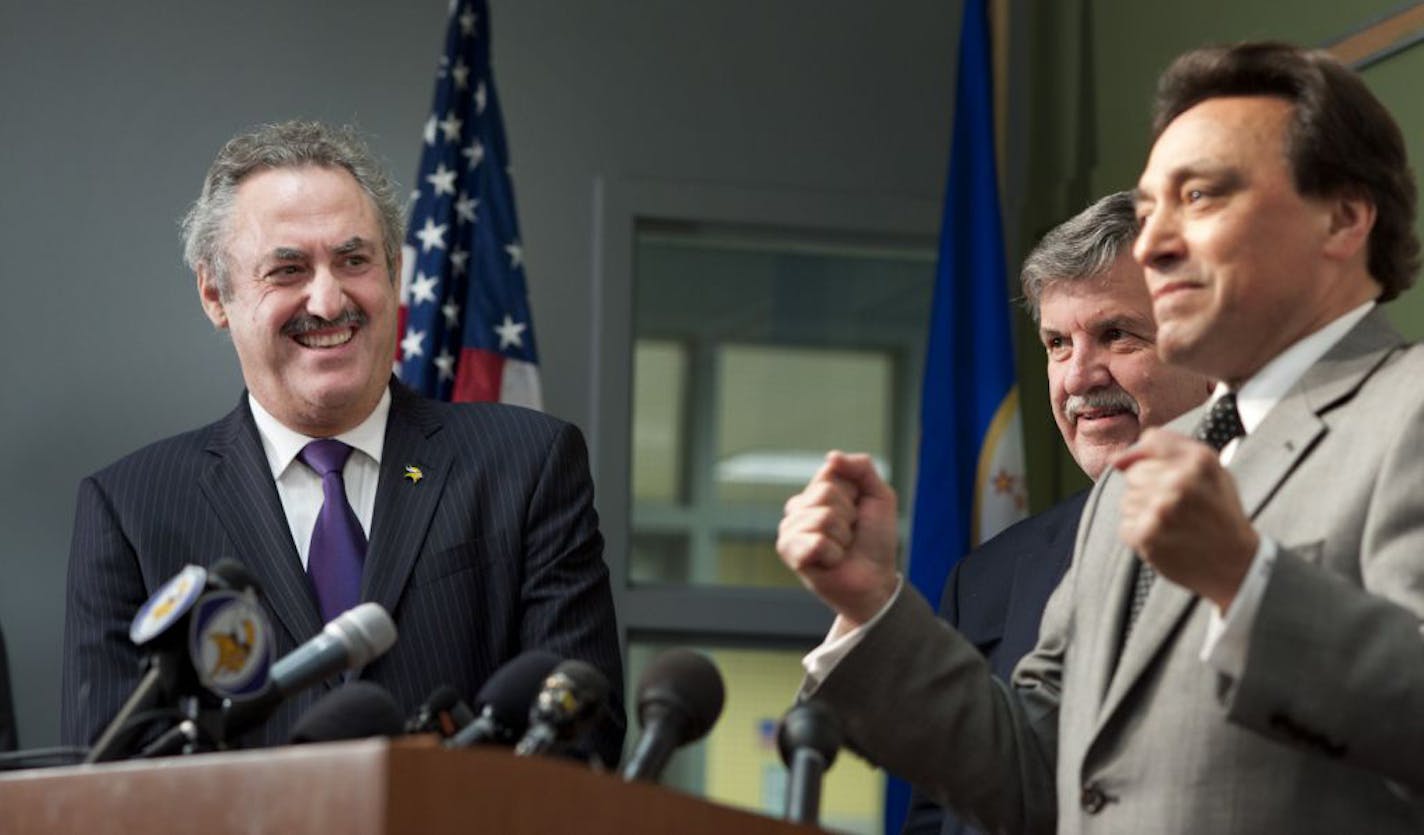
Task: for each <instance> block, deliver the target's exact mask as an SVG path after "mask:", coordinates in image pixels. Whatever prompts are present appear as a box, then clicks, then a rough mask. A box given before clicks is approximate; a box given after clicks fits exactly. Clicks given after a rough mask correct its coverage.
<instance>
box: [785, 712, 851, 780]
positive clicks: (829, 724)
mask: <svg viewBox="0 0 1424 835" xmlns="http://www.w3.org/2000/svg"><path fill="white" fill-rule="evenodd" d="M776 747H777V748H778V749H780V751H781V761H782V762H783V763H785V764H786V765H787V766H788V767H789V766H790V765H791V758H792V755H793V754H794V753H795V752H796V751H797V750H798V749H801V748H809V749H811V750H812V751H815V752H816V753H818V754H820V755H821V758H822V759H824V760H825V762H826V765H827V766H829V765H830V764H831V763H832V762H835V759H836V752H837V751H839V750H840V747H841V725H840V722H839V721H837V720H836V715H835V714H834V713H832V712H831V709H830V708H828V707H826V706H825V705H823V704H821V703H820V702H818V701H814V700H812V701H805V702H801V703H799V704H796V705H794V706H793V707H792V708H791V709H790V710H788V711H786V715H785V716H783V717H781V726H780V727H779V728H777V729H776Z"/></svg>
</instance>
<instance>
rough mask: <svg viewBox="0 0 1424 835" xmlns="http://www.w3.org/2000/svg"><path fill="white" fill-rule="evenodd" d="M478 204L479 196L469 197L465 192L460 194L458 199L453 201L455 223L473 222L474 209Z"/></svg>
mask: <svg viewBox="0 0 1424 835" xmlns="http://www.w3.org/2000/svg"><path fill="white" fill-rule="evenodd" d="M479 205H480V201H479V198H475V197H470V196H468V195H465V194H461V195H460V199H458V200H456V201H455V214H456V215H457V220H456V221H455V222H456V223H474V222H475V209H476V208H477V207H478V206H479Z"/></svg>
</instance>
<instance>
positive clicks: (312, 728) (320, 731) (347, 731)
mask: <svg viewBox="0 0 1424 835" xmlns="http://www.w3.org/2000/svg"><path fill="white" fill-rule="evenodd" d="M404 728H405V720H404V719H403V718H402V717H401V710H400V706H399V705H397V704H396V700H395V699H394V698H392V697H391V694H390V693H389V692H387V690H386V688H384V687H382V686H381V685H379V684H376V683H375V682H371V681H352V682H348V683H346V684H344V685H342V686H341V687H338V688H336V689H335V690H333V691H331V692H330V693H327V694H326V695H325V696H322V697H321V698H320V699H318V700H317V702H316V704H314V705H312V706H311V707H310V708H308V709H307V711H306V712H305V713H303V714H302V716H301V718H300V719H298V720H297V722H296V724H295V725H293V726H292V735H291V739H290V741H291V742H292V744H294V745H300V744H302V743H306V742H335V741H337V740H340V739H364V738H366V737H368V736H399V735H400V733H401V731H402V730H404Z"/></svg>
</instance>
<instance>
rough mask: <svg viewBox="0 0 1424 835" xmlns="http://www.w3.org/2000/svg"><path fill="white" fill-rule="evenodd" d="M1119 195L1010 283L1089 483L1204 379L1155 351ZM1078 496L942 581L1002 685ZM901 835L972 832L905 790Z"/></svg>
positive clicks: (1063, 232)
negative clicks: (907, 800) (1034, 327)
mask: <svg viewBox="0 0 1424 835" xmlns="http://www.w3.org/2000/svg"><path fill="white" fill-rule="evenodd" d="M1136 237H1137V217H1136V207H1135V206H1134V205H1133V200H1132V195H1131V194H1130V193H1129V192H1125V191H1124V192H1118V193H1116V194H1110V195H1108V196H1107V197H1104V198H1102V199H1101V200H1099V201H1098V202H1096V203H1094V204H1093V205H1091V206H1089V207H1088V208H1087V209H1085V210H1083V211H1082V212H1080V213H1079V214H1077V215H1076V216H1074V217H1073V218H1071V219H1070V220H1068V221H1066V222H1064V223H1063V224H1062V225H1060V226H1058V227H1056V228H1054V229H1053V230H1051V231H1050V232H1049V233H1048V234H1047V235H1045V236H1044V237H1043V240H1042V241H1040V242H1039V244H1038V246H1036V247H1034V249H1033V251H1032V252H1030V253H1029V255H1028V257H1027V258H1026V259H1024V265H1023V270H1022V273H1021V282H1022V287H1023V294H1024V300H1025V303H1026V304H1027V307H1028V311H1029V315H1031V316H1032V317H1033V320H1034V322H1036V323H1037V324H1038V326H1039V337H1040V341H1041V342H1042V344H1043V348H1044V351H1045V353H1046V355H1047V359H1048V393H1049V400H1050V405H1051V407H1052V409H1053V418H1054V420H1055V421H1056V422H1057V424H1058V430H1059V432H1060V433H1061V434H1062V435H1063V441H1064V443H1066V444H1067V445H1068V451H1069V453H1071V454H1072V456H1073V460H1074V461H1076V462H1078V466H1079V467H1081V468H1082V469H1083V472H1084V473H1087V475H1088V477H1089V478H1091V479H1093V480H1094V481H1096V480H1097V478H1098V476H1100V475H1102V473H1103V471H1104V470H1105V469H1106V468H1107V465H1108V462H1109V461H1111V460H1112V459H1113V458H1114V457H1115V456H1116V455H1117V454H1118V453H1119V452H1121V451H1123V450H1125V449H1127V447H1128V446H1129V445H1130V444H1132V442H1133V441H1135V440H1137V435H1138V433H1139V432H1140V431H1141V430H1142V428H1143V427H1147V426H1160V425H1162V424H1164V423H1166V422H1167V421H1170V420H1172V419H1173V418H1175V417H1177V416H1178V415H1180V414H1182V413H1183V412H1186V411H1187V410H1188V409H1191V408H1192V407H1194V406H1197V405H1199V404H1201V402H1202V401H1204V400H1205V399H1206V398H1207V395H1208V394H1210V393H1211V383H1210V381H1208V380H1207V379H1206V378H1205V377H1201V376H1199V375H1197V374H1194V373H1192V372H1190V371H1186V370H1183V369H1179V368H1173V367H1171V366H1168V365H1166V364H1164V363H1163V362H1162V360H1161V359H1160V358H1159V357H1158V356H1157V350H1156V333H1157V328H1156V325H1155V324H1154V322H1153V319H1152V299H1151V297H1150V296H1149V295H1148V293H1147V285H1146V283H1145V281H1144V280H1143V278H1142V268H1141V267H1139V266H1138V265H1137V263H1136V262H1134V261H1133V260H1132V243H1133V240H1134V239H1135V238H1136ZM1087 497H1088V494H1087V491H1084V492H1081V493H1078V494H1076V495H1074V496H1071V497H1069V498H1068V499H1066V500H1064V501H1062V502H1059V503H1058V504H1056V505H1054V506H1053V507H1051V508H1049V509H1048V510H1045V511H1044V512H1042V513H1040V514H1037V515H1035V516H1030V517H1029V518H1027V519H1025V520H1023V521H1022V522H1019V523H1018V524H1015V525H1013V526H1011V527H1009V528H1007V529H1006V530H1004V531H1003V532H1002V533H1000V534H999V535H998V536H996V537H994V538H993V539H990V540H989V541H988V542H985V543H984V544H983V545H981V546H979V547H978V548H976V549H974V551H972V552H970V553H969V554H967V555H966V556H965V557H964V559H963V560H961V561H960V562H959V564H958V565H956V566H955V567H954V571H952V572H951V573H950V575H949V579H948V581H947V582H946V583H945V588H944V597H943V599H942V601H941V602H940V616H941V617H943V618H944V619H945V620H947V621H949V623H950V624H952V625H953V626H954V627H955V628H957V629H958V630H959V631H960V633H961V634H963V635H964V637H965V638H967V639H969V641H971V642H972V643H973V644H974V645H975V646H976V647H978V649H979V651H980V652H981V653H983V655H984V657H985V658H986V659H988V661H989V666H990V668H991V669H992V671H993V673H994V675H996V676H998V677H999V678H1000V679H1001V680H1003V681H1008V680H1009V677H1010V676H1011V675H1012V674H1013V671H1014V666H1015V665H1016V664H1018V662H1019V659H1020V658H1022V657H1023V656H1024V655H1026V654H1028V651H1029V650H1031V649H1033V646H1034V644H1035V643H1036V642H1037V641H1038V624H1039V620H1040V619H1041V618H1042V616H1043V607H1044V606H1045V605H1046V604H1047V603H1048V597H1049V595H1050V594H1052V593H1053V590H1054V588H1056V587H1057V586H1058V581H1059V579H1060V578H1061V577H1062V576H1063V572H1064V571H1066V570H1067V569H1068V563H1069V561H1070V559H1071V558H1072V556H1073V540H1074V534H1076V533H1077V531H1078V517H1079V516H1081V515H1082V512H1083V504H1084V502H1085V501H1086V499H1087ZM904 831H905V832H906V833H921V834H923V835H928V833H939V832H943V833H945V835H950V834H951V833H965V832H976V831H977V830H975V829H973V828H972V827H970V826H968V825H967V824H965V823H964V822H962V821H960V820H958V819H957V818H956V817H955V816H954V815H952V814H950V813H948V812H946V811H945V810H944V809H943V808H942V807H940V806H938V805H936V804H934V803H932V802H931V801H929V800H928V799H926V798H924V797H923V796H921V795H920V794H919V793H916V794H915V796H914V797H913V798H912V800H911V808H910V814H909V816H908V817H907V818H906V820H905V829H904Z"/></svg>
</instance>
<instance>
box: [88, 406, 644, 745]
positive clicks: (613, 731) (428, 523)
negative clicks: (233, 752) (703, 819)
mask: <svg viewBox="0 0 1424 835" xmlns="http://www.w3.org/2000/svg"><path fill="white" fill-rule="evenodd" d="M406 465H414V466H418V467H419V468H420V469H421V470H422V472H423V473H424V476H425V477H424V478H423V479H421V480H420V481H418V482H412V481H411V480H409V479H406V478H403V475H404V470H405V467H406ZM602 550H603V539H602V536H601V535H600V534H599V531H598V519H597V515H596V513H595V511H594V509H593V484H592V481H591V479H590V477H589V472H588V463H587V452H586V450H585V447H584V442H583V438H582V436H581V435H580V434H579V432H578V430H577V429H576V428H574V427H573V426H571V425H569V424H566V423H563V422H561V421H558V420H555V419H553V418H550V417H548V416H545V415H543V414H539V413H537V412H532V411H528V410H525V409H519V408H515V407H510V406H501V405H498V404H461V405H452V404H448V403H440V402H437V401H432V400H427V399H424V398H421V397H418V396H416V395H415V394H413V393H412V392H410V391H409V390H408V389H406V388H404V387H403V386H401V385H400V384H399V383H393V384H392V399H391V409H390V417H389V420H388V422H387V426H386V435H385V446H384V451H383V453H382V460H381V468H380V477H379V481H378V485H377V489H376V504H375V513H374V517H373V519H372V522H371V535H370V547H369V550H368V552H367V556H366V562H365V570H364V575H363V577H362V582H361V599H362V600H363V601H367V600H371V601H375V602H377V603H380V604H381V605H382V606H384V607H385V608H386V609H387V611H389V612H390V613H391V615H392V617H394V618H395V621H396V626H397V628H398V629H399V638H398V639H397V641H396V644H395V646H394V647H393V648H392V649H391V651H390V652H389V653H387V654H386V655H385V656H384V657H382V658H380V659H379V660H377V661H376V662H374V663H373V664H371V665H370V666H369V667H367V668H366V669H365V670H364V671H363V672H362V673H361V677H362V678H365V679H369V680H372V681H375V682H377V683H379V684H381V685H382V686H384V687H386V688H387V689H388V690H390V692H391V694H392V695H393V696H394V697H395V699H396V701H397V703H399V704H400V705H401V707H402V708H403V709H405V710H406V711H411V710H412V709H413V708H415V707H416V706H417V705H419V704H420V702H422V701H423V700H424V699H425V698H426V697H427V696H428V695H430V693H431V691H432V690H434V689H435V688H436V687H437V686H439V685H441V684H449V685H451V686H453V687H454V688H455V689H456V690H458V691H459V692H460V693H461V694H462V695H463V696H464V697H465V698H466V699H467V700H471V699H472V697H473V696H474V694H475V692H476V691H477V690H478V689H479V687H480V685H481V684H482V683H483V682H484V680H485V679H486V678H487V677H488V676H489V674H490V673H492V672H493V671H494V670H496V669H497V668H498V667H499V666H500V665H501V664H503V663H504V662H505V661H507V660H508V659H510V658H512V657H514V656H515V655H517V654H518V653H520V652H522V651H524V650H526V649H532V648H536V647H539V648H546V649H549V650H552V651H553V652H556V653H558V654H559V655H561V656H563V657H566V658H580V659H583V660H586V661H588V662H590V663H592V664H594V665H595V666H597V667H598V668H600V669H601V670H603V672H604V673H606V674H607V676H608V679H609V681H610V682H611V683H612V684H613V686H614V689H615V692H614V696H613V699H612V704H613V708H614V709H613V711H612V713H613V714H614V716H615V717H616V720H611V721H607V722H605V725H604V726H603V727H602V728H601V730H600V735H599V738H598V740H597V745H598V749H599V751H600V754H601V755H602V756H603V757H604V759H605V760H606V761H608V762H616V761H617V758H618V753H619V751H620V747H621V745H622V739H623V733H624V727H625V725H624V717H623V709H622V701H621V689H622V687H621V684H622V662H621V660H620V656H619V649H618V633H617V629H616V626H615V622H614V614H613V602H612V597H611V594H610V590H609V584H608V571H607V568H606V567H605V566H604V563H603V559H602ZM223 557H232V558H234V559H237V560H239V561H240V562H242V563H243V564H244V565H246V566H247V567H248V568H249V569H250V570H251V571H252V573H253V574H254V575H255V576H256V577H257V579H258V581H259V582H260V584H261V587H262V598H263V603H264V606H265V608H266V610H267V614H268V617H269V618H270V619H271V622H272V627H273V631H274V633H275V650H276V653H277V656H278V657H280V656H281V655H282V654H284V653H286V652H288V651H290V650H292V649H293V648H294V647H296V646H297V645H298V644H300V643H301V642H303V641H305V640H307V639H308V638H310V637H312V636H313V635H315V634H316V633H317V632H319V631H320V630H321V627H322V621H321V616H320V614H319V609H318V607H317V603H316V597H315V593H314V592H313V590H312V587H311V584H310V582H309V581H308V579H307V576H306V573H305V572H304V571H303V570H302V566H301V562H300V560H299V558H298V556H297V552H296V548H295V546H294V545H293V543H292V536H291V532H290V528H289V527H288V525H287V520H286V516H285V514H284V513H283V510H282V505H281V501H280V500H279V498H278V496H277V490H276V486H275V484H274V483H273V479H272V473H271V470H270V469H269V467H268V464H267V459H266V458H265V456H264V454H263V451H262V443H261V440H260V438H259V436H258V433H257V428H256V425H255V424H254V423H253V421H252V414H251V412H250V410H249V409H248V406H247V398H246V397H244V398H242V401H241V403H240V404H239V406H238V408H237V409H235V410H234V411H233V412H232V413H231V414H229V415H228V416H227V417H225V418H223V419H222V420H220V421H218V422H217V423H214V424H212V425H210V426H207V427H204V428H202V429H199V430H196V431H194V432H189V433H187V434H183V435H179V436H177V437H174V438H169V439H168V440H165V441H160V442H159V443H157V444H154V445H152V446H150V447H147V448H145V449H142V450H140V451H138V452H136V453H134V454H132V455H130V456H128V457H126V458H124V459H122V460H120V461H119V462H118V463H116V464H114V465H112V466H110V467H108V468H106V469H104V470H103V471H101V472H99V473H97V474H95V475H93V476H91V477H89V478H87V479H85V480H84V481H83V482H82V483H81V484H80V487H79V498H78V508H77V512H76V516H75V524H74V539H73V544H72V547H71V551H70V558H69V577H68V584H67V608H66V613H65V634H64V645H65V651H64V686H63V703H62V706H61V715H62V721H61V726H62V734H61V735H62V737H63V739H64V741H65V742H66V743H68V744H76V745H78V744H87V743H88V742H90V741H91V740H92V739H93V738H94V737H95V736H96V735H97V733H98V732H99V731H100V730H102V729H103V727H104V725H105V724H106V723H107V722H108V721H109V719H110V718H111V717H112V716H113V715H114V713H115V712H116V711H117V710H118V708H119V706H120V705H121V704H122V702H123V700H124V699H125V698H126V697H127V695H128V693H129V692H130V691H131V690H132V688H133V686H134V684H135V682H136V681H137V678H138V676H137V671H138V666H137V665H138V662H139V660H140V653H139V652H138V650H137V648H135V647H134V646H133V645H132V644H131V643H130V642H129V638H128V624H129V621H130V620H131V619H132V617H133V615H134V613H135V612H136V611H137V610H138V607H139V606H140V605H142V603H143V601H144V600H145V599H147V598H148V596H149V595H150V594H151V593H152V592H153V591H154V590H155V589H156V588H157V587H158V586H159V585H160V584H162V583H163V582H164V581H165V580H166V579H168V578H169V577H171V576H172V575H173V574H174V573H176V572H177V571H178V570H179V568H181V567H182V566H183V565H184V564H185V563H190V562H191V563H197V564H200V565H208V564H211V563H213V562H216V561H217V560H218V559H220V558H223ZM331 684H332V683H331V682H328V684H327V687H330V686H331ZM327 687H321V688H314V689H313V690H311V691H308V692H307V693H304V694H300V695H298V696H297V697H295V698H294V699H292V700H290V701H289V702H288V703H287V704H285V705H283V706H282V707H281V708H280V709H279V710H278V712H277V713H276V715H274V716H273V717H272V718H271V720H269V721H268V722H267V723H266V724H265V725H264V726H263V727H261V728H259V729H257V730H255V731H254V732H252V733H251V734H249V735H248V737H247V738H246V739H244V740H243V741H244V742H245V743H249V744H278V743H282V742H285V741H286V739H287V735H288V732H289V730H290V728H291V726H292V723H293V722H294V720H295V719H296V718H297V717H298V716H299V715H300V714H301V713H302V712H303V711H304V710H305V709H306V708H308V707H310V706H311V704H312V703H313V702H314V701H315V700H316V699H318V698H320V696H321V695H323V693H324V692H325V690H326V689H327Z"/></svg>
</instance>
